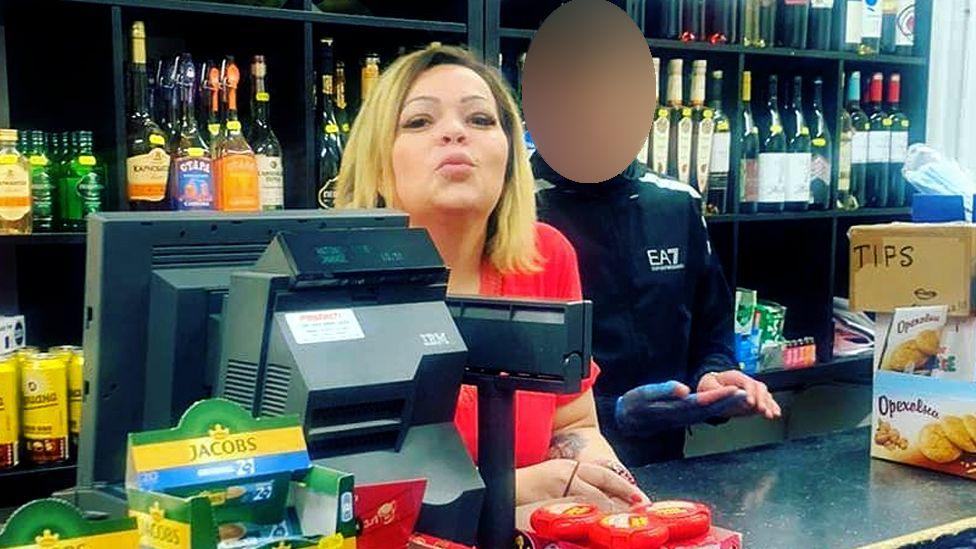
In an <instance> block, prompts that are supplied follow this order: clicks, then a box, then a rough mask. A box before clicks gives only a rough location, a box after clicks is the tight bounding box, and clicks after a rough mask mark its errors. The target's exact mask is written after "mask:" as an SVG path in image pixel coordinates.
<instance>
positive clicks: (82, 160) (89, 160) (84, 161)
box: [78, 155, 96, 166]
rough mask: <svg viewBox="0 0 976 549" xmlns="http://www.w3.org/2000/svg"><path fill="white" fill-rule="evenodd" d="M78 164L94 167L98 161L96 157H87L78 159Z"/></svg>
mask: <svg viewBox="0 0 976 549" xmlns="http://www.w3.org/2000/svg"><path fill="white" fill-rule="evenodd" d="M78 163H79V164H81V165H82V166H94V165H95V164H96V160H95V157H94V156H90V155H85V156H79V157H78Z"/></svg>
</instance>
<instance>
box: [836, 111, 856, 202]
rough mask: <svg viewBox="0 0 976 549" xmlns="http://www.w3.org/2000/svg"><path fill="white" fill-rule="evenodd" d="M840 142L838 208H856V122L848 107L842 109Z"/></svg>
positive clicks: (838, 153)
mask: <svg viewBox="0 0 976 549" xmlns="http://www.w3.org/2000/svg"><path fill="white" fill-rule="evenodd" d="M839 133H840V137H839V139H840V143H839V148H838V152H837V208H839V209H841V210H854V209H857V208H858V207H860V204H858V202H857V199H856V198H855V197H854V194H853V193H852V192H851V151H852V147H853V144H852V142H851V141H852V139H853V138H854V122H853V121H852V120H851V114H850V113H849V112H847V109H841V110H840V132H839Z"/></svg>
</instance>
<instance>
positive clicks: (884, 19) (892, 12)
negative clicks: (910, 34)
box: [880, 0, 898, 54]
mask: <svg viewBox="0 0 976 549" xmlns="http://www.w3.org/2000/svg"><path fill="white" fill-rule="evenodd" d="M897 34H898V0H882V3H881V47H880V51H881V53H887V54H892V53H895V40H896V38H897V37H896V35H897Z"/></svg>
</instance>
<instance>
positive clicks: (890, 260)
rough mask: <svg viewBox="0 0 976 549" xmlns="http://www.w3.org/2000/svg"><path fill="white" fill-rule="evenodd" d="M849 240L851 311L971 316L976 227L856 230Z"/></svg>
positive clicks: (908, 225)
mask: <svg viewBox="0 0 976 549" xmlns="http://www.w3.org/2000/svg"><path fill="white" fill-rule="evenodd" d="M848 237H849V238H850V242H851V248H850V296H851V310H853V311H868V312H874V313H891V312H894V310H895V309H896V308H898V307H915V306H930V305H945V306H947V307H948V308H949V315H951V316H969V314H970V311H972V310H973V309H974V299H973V292H974V286H973V274H974V271H973V268H974V261H976V225H973V224H967V223H925V224H913V223H890V224H884V225H858V226H855V227H851V229H850V231H849V232H848Z"/></svg>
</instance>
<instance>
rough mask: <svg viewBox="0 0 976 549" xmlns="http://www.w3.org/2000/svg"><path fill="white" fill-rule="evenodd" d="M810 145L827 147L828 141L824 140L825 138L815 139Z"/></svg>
mask: <svg viewBox="0 0 976 549" xmlns="http://www.w3.org/2000/svg"><path fill="white" fill-rule="evenodd" d="M810 144H811V145H813V146H814V147H826V146H827V140H826V139H824V138H823V137H815V138H813V140H812V141H810Z"/></svg>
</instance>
